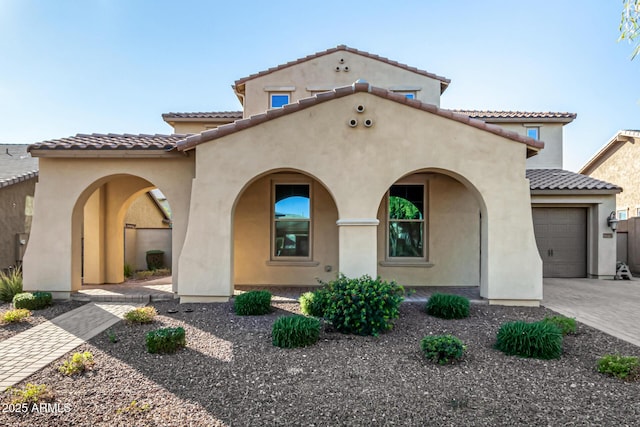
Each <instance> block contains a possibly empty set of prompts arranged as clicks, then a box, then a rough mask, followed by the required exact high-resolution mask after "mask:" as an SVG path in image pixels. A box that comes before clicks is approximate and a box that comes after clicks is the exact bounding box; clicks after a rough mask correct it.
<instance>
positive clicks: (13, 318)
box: [2, 308, 31, 323]
mask: <svg viewBox="0 0 640 427" xmlns="http://www.w3.org/2000/svg"><path fill="white" fill-rule="evenodd" d="M29 316H31V312H30V311H29V310H27V309H26V308H15V309H13V310H9V311H6V312H5V313H4V314H3V315H2V322H3V323H15V322H22V321H23V320H25V319H26V318H27V317H29Z"/></svg>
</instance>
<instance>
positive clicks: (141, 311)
mask: <svg viewBox="0 0 640 427" xmlns="http://www.w3.org/2000/svg"><path fill="white" fill-rule="evenodd" d="M157 314H158V312H157V311H156V309H155V308H154V307H136V308H134V309H133V310H131V311H127V312H126V313H125V314H124V318H125V320H127V321H128V322H130V323H151V322H153V318H154V317H156V315H157Z"/></svg>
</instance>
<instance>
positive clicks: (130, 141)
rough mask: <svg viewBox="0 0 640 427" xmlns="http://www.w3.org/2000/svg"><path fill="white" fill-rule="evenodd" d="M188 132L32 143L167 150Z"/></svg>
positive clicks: (55, 146)
mask: <svg viewBox="0 0 640 427" xmlns="http://www.w3.org/2000/svg"><path fill="white" fill-rule="evenodd" d="M186 136H188V135H186V134H173V135H158V134H156V135H144V134H141V135H132V134H113V133H110V134H99V133H92V134H77V135H76V136H71V137H68V138H60V139H51V140H48V141H43V142H38V143H36V144H31V145H30V146H29V148H28V151H30V152H31V151H33V150H165V151H169V150H172V149H174V148H175V147H176V142H177V141H179V140H181V139H184V138H185V137H186Z"/></svg>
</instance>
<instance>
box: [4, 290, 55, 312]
mask: <svg viewBox="0 0 640 427" xmlns="http://www.w3.org/2000/svg"><path fill="white" fill-rule="evenodd" d="M50 305H51V292H33V293H32V292H22V293H19V294H16V296H14V297H13V306H14V307H15V308H26V309H27V310H41V309H43V308H46V307H48V306H50Z"/></svg>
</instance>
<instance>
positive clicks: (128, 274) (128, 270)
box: [124, 263, 134, 278]
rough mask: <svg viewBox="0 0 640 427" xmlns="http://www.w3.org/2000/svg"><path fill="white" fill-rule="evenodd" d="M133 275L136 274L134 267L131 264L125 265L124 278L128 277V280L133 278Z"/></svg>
mask: <svg viewBox="0 0 640 427" xmlns="http://www.w3.org/2000/svg"><path fill="white" fill-rule="evenodd" d="M133 273H134V270H133V266H132V265H131V264H129V263H125V264H124V277H127V278H129V277H133Z"/></svg>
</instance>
